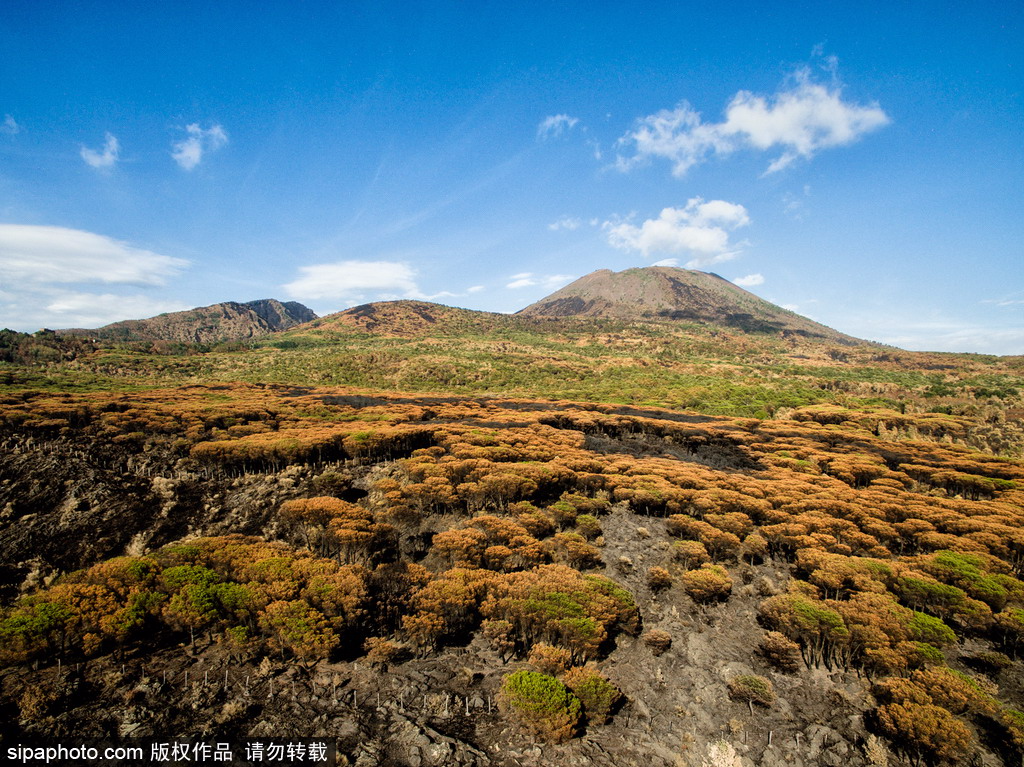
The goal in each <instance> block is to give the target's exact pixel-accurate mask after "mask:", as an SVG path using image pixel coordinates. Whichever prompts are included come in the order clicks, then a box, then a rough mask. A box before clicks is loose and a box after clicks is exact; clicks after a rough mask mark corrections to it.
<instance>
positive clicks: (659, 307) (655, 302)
mask: <svg viewBox="0 0 1024 767" xmlns="http://www.w3.org/2000/svg"><path fill="white" fill-rule="evenodd" d="M518 314H520V315H525V316H532V317H578V316H587V317H615V318H619V319H626V318H628V319H636V318H646V319H660V320H683V321H690V322H702V323H709V324H714V325H722V326H724V327H729V328H734V329H738V330H744V331H748V332H776V333H782V334H789V335H793V334H796V335H802V336H809V337H817V338H822V339H828V340H831V341H838V342H851V343H858V342H859V341H858V340H857V339H854V338H852V337H850V336H847V335H844V334H842V333H839V332H837V331H835V330H832V329H831V328H827V327H825V326H824V325H820V324H818V323H817V322H814V321H813V320H809V319H807V318H806V317H802V316H801V315H799V314H796V313H795V312H791V311H787V310H786V309H783V308H781V307H778V306H775V305H774V304H772V303H769V302H768V301H765V300H764V299H762V298H759V297H757V296H755V295H754V294H753V293H750V292H748V291H746V290H743V288H740V287H738V286H737V285H734V284H733V283H731V282H729V281H728V280H725V279H722V278H721V277H719V276H718V275H717V274H709V273H707V272H698V271H695V270H692V269H677V268H675V267H668V266H650V267H646V268H638V269H626V270H624V271H621V272H613V271H611V270H610V269H601V270H599V271H596V272H591V273H590V274H588V275H586V276H584V277H580V279H578V280H576V281H575V282H573V283H571V284H569V285H566V286H565V287H564V288H562V289H561V290H558V291H555V292H554V293H552V294H551V295H550V296H548V297H547V298H543V299H541V300H540V301H537V302H536V303H534V304H531V305H530V306H527V307H526V308H525V309H522V310H520V311H519V312H518ZM859 343H863V342H859Z"/></svg>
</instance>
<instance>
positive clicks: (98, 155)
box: [80, 133, 121, 170]
mask: <svg viewBox="0 0 1024 767" xmlns="http://www.w3.org/2000/svg"><path fill="white" fill-rule="evenodd" d="M120 152H121V144H120V143H119V142H118V140H117V137H116V136H115V135H114V134H112V133H107V134H106V137H105V140H104V142H103V148H102V149H101V150H99V151H96V150H95V149H90V148H89V147H87V146H83V147H82V149H81V152H80V154H81V155H82V159H83V160H85V163H86V165H88V166H89V167H91V168H96V169H97V170H102V169H105V168H112V167H113V166H114V165H115V164H116V163H117V160H118V155H119V154H120Z"/></svg>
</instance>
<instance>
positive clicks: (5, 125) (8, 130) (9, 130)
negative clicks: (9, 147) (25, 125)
mask: <svg viewBox="0 0 1024 767" xmlns="http://www.w3.org/2000/svg"><path fill="white" fill-rule="evenodd" d="M0 133H3V134H5V135H7V136H13V135H14V134H15V133H21V126H20V125H18V123H17V122H16V121H15V120H14V118H13V117H11V116H10V115H4V121H3V122H2V123H0Z"/></svg>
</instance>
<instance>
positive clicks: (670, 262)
mask: <svg viewBox="0 0 1024 767" xmlns="http://www.w3.org/2000/svg"><path fill="white" fill-rule="evenodd" d="M651 266H679V259H678V258H663V259H661V261H655V262H654V263H653V264H651Z"/></svg>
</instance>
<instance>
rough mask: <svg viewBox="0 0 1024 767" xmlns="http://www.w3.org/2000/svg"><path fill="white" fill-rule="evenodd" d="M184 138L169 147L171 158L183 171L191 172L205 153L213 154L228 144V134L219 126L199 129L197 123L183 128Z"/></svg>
mask: <svg viewBox="0 0 1024 767" xmlns="http://www.w3.org/2000/svg"><path fill="white" fill-rule="evenodd" d="M185 131H186V133H188V136H187V137H186V138H183V139H182V140H181V141H175V142H174V143H173V144H172V145H171V157H173V158H174V161H175V162H176V163H178V165H179V166H181V167H182V168H184V169H185V170H192V169H193V168H194V167H196V166H197V165H198V164H199V163H201V162H202V161H203V155H204V154H205V153H206V152H214V151H216V150H218V149H220V148H221V147H222V146H224V145H225V144H227V143H228V134H227V133H225V131H224V128H223V127H221V126H220V125H219V124H214V125H211V126H210V127H209V128H200V127H199V123H192V124H191V125H187V126H185Z"/></svg>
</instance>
